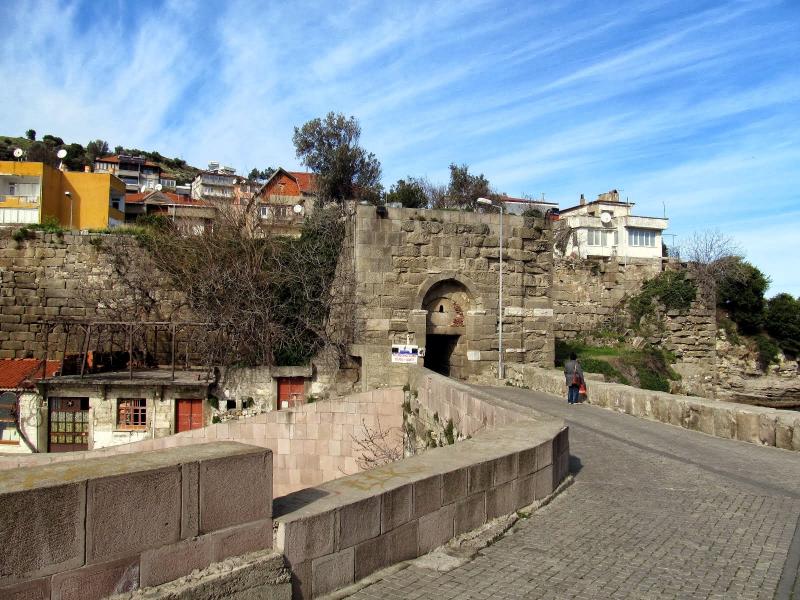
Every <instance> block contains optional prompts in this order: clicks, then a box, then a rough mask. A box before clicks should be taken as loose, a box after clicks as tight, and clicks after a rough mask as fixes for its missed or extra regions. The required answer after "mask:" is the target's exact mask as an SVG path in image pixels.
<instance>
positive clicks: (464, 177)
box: [432, 163, 492, 210]
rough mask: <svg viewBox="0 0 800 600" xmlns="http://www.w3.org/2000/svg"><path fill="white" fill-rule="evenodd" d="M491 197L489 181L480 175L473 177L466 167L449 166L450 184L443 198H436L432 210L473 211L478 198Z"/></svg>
mask: <svg viewBox="0 0 800 600" xmlns="http://www.w3.org/2000/svg"><path fill="white" fill-rule="evenodd" d="M490 196H492V191H491V187H490V186H489V180H488V179H486V178H485V177H484V176H483V173H481V174H480V175H473V174H472V173H470V172H469V166H468V165H461V166H458V165H456V164H455V163H451V164H450V184H449V185H448V186H447V191H446V193H445V195H444V196H440V197H439V198H437V199H436V200H435V201H434V203H433V204H432V208H459V209H462V210H474V209H475V207H476V206H477V203H476V200H477V199H478V198H488V197H490Z"/></svg>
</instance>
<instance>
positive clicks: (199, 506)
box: [0, 442, 273, 600]
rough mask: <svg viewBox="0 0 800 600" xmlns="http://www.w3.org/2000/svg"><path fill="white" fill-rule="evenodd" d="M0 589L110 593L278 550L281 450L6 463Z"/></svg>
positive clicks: (205, 449)
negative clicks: (275, 459)
mask: <svg viewBox="0 0 800 600" xmlns="http://www.w3.org/2000/svg"><path fill="white" fill-rule="evenodd" d="M0 532H2V534H3V537H4V539H5V540H6V544H7V545H6V547H5V550H4V551H3V553H2V555H0V598H37V599H51V600H62V599H63V600H66V599H76V600H77V599H81V600H93V599H95V598H105V597H107V596H109V595H111V594H114V593H120V592H127V591H131V590H135V589H138V588H144V587H149V586H154V585H159V584H162V583H164V582H167V581H171V580H174V579H176V578H178V577H182V576H184V575H188V574H189V573H190V572H191V571H192V570H194V569H204V568H205V567H207V566H209V565H210V564H211V563H214V562H218V561H221V560H223V559H225V558H227V557H230V556H238V555H242V554H246V553H249V552H254V551H258V550H264V549H269V548H271V547H272V540H273V536H272V453H271V452H270V451H269V450H266V449H263V448H255V447H252V446H246V445H244V444H238V443H233V442H217V443H213V444H206V445H203V446H201V447H192V448H173V449H169V450H161V451H155V452H140V453H137V454H133V455H129V456H126V457H125V459H124V460H120V458H119V457H107V458H93V459H89V460H85V461H77V462H69V463H64V464H53V465H45V466H39V467H31V468H27V469H16V470H6V471H2V472H0Z"/></svg>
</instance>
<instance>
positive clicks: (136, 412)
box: [117, 398, 147, 429]
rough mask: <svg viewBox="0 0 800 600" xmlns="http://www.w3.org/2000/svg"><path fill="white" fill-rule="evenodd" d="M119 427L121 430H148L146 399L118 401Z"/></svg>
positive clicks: (121, 399) (122, 399)
mask: <svg viewBox="0 0 800 600" xmlns="http://www.w3.org/2000/svg"><path fill="white" fill-rule="evenodd" d="M117 427H118V428H119V429H146V427H147V401H146V400H145V399H144V398H120V399H119V400H117Z"/></svg>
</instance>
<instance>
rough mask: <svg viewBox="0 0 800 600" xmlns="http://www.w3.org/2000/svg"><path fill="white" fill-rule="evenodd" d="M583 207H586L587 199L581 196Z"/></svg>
mask: <svg viewBox="0 0 800 600" xmlns="http://www.w3.org/2000/svg"><path fill="white" fill-rule="evenodd" d="M581 206H586V198H584V197H583V194H581Z"/></svg>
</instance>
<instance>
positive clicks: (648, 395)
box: [523, 367, 800, 452]
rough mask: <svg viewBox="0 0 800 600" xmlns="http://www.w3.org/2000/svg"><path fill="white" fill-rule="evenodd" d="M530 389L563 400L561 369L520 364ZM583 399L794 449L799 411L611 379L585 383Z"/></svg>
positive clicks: (799, 435)
mask: <svg viewBox="0 0 800 600" xmlns="http://www.w3.org/2000/svg"><path fill="white" fill-rule="evenodd" d="M523 381H524V384H525V385H526V386H528V387H529V388H531V389H534V390H539V391H542V392H549V393H551V394H556V395H560V396H563V397H564V398H566V394H567V391H566V386H565V382H564V374H563V373H562V372H561V371H556V370H552V369H550V370H548V369H541V368H538V367H525V368H524V370H523ZM587 387H588V395H587V402H589V403H590V404H595V405H597V406H602V407H603V408H609V409H612V410H616V411H619V412H624V413H627V414H629V415H633V416H635V417H641V418H643V419H649V420H651V421H660V422H662V423H669V424H670V425H677V426H678V427H683V428H685V429H692V430H694V431H701V432H703V433H707V434H709V435H713V436H717V437H721V438H727V439H733V440H740V441H742V442H750V443H752V444H760V445H762V446H775V447H776V448H781V449H783V450H794V451H796V452H799V451H800V412H797V411H791V410H778V409H774V408H763V407H759V406H750V405H747V404H736V403H734V402H723V401H720V400H709V399H706V398H698V397H694V396H679V395H675V394H668V393H666V392H655V391H651V390H641V389H639V388H634V387H630V386H627V385H621V384H617V383H604V382H599V381H594V382H593V381H589V382H588V386H587Z"/></svg>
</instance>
